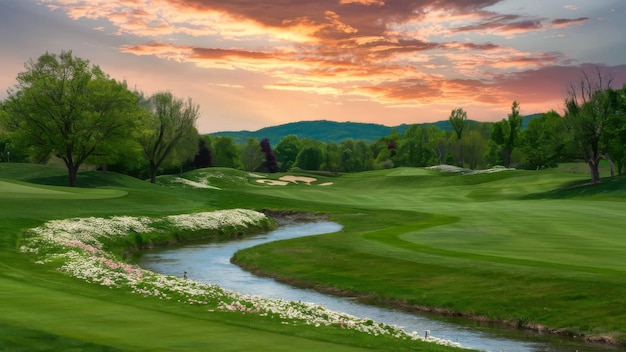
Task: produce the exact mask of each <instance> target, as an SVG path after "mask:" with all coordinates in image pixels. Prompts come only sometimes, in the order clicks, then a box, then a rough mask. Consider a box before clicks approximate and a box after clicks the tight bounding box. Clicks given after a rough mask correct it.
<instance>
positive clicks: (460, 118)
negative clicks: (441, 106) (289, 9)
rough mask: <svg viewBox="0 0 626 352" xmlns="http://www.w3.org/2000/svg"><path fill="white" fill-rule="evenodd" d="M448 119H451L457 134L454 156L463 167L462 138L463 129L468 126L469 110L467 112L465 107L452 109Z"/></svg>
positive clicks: (458, 164)
mask: <svg viewBox="0 0 626 352" xmlns="http://www.w3.org/2000/svg"><path fill="white" fill-rule="evenodd" d="M448 121H450V125H451V126H452V128H453V129H454V133H455V135H456V142H455V144H454V158H455V159H456V164H457V166H461V167H463V143H462V142H461V140H462V138H463V131H464V130H465V127H466V126H467V112H465V110H463V108H457V109H455V110H452V111H451V112H450V117H448Z"/></svg>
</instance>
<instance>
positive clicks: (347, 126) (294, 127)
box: [209, 114, 541, 145]
mask: <svg viewBox="0 0 626 352" xmlns="http://www.w3.org/2000/svg"><path fill="white" fill-rule="evenodd" d="M539 116H541V114H533V115H528V116H525V117H524V121H523V122H522V129H524V128H526V127H527V126H528V121H530V120H532V119H533V118H536V117H539ZM468 123H469V124H477V123H479V122H477V121H474V120H468ZM428 124H433V125H435V126H437V127H439V128H440V129H442V130H444V131H452V126H451V125H450V122H449V121H448V120H442V121H437V122H433V123H425V124H424V125H428ZM409 127H410V125H408V124H402V125H398V126H393V127H389V126H384V125H380V124H374V123H361V122H335V121H328V120H317V121H299V122H291V123H287V124H283V125H278V126H272V127H265V128H262V129H260V130H258V131H224V132H215V133H210V134H209V135H210V136H229V137H233V138H234V139H235V143H238V144H240V143H245V141H246V139H247V138H248V137H252V138H255V139H257V140H259V141H261V140H262V139H265V138H267V139H269V141H270V144H271V145H276V143H278V141H280V139H281V138H283V137H285V136H287V135H290V134H295V135H297V136H298V137H299V138H300V139H303V138H310V139H315V140H318V141H321V142H324V143H330V142H334V143H339V142H341V141H342V140H344V139H347V138H352V139H355V140H357V139H358V140H364V141H366V142H370V143H371V142H374V141H376V140H378V139H379V138H381V137H384V136H387V135H389V134H390V133H391V132H392V131H394V130H395V131H397V132H398V133H400V134H402V133H404V131H406V130H407V129H408V128H409Z"/></svg>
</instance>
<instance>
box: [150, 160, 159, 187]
mask: <svg viewBox="0 0 626 352" xmlns="http://www.w3.org/2000/svg"><path fill="white" fill-rule="evenodd" d="M158 170H159V168H158V167H157V166H156V165H154V164H153V163H150V183H156V176H157V171H158Z"/></svg>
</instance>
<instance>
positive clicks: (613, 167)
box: [602, 153, 615, 177]
mask: <svg viewBox="0 0 626 352" xmlns="http://www.w3.org/2000/svg"><path fill="white" fill-rule="evenodd" d="M602 157H603V158H604V159H606V161H608V162H609V165H610V167H611V177H615V164H614V163H613V160H612V159H611V156H610V155H609V153H604V154H602Z"/></svg>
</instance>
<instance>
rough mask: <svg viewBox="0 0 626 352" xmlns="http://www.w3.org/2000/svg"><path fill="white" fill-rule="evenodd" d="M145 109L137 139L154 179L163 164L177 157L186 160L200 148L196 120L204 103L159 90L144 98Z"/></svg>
mask: <svg viewBox="0 0 626 352" xmlns="http://www.w3.org/2000/svg"><path fill="white" fill-rule="evenodd" d="M141 106H142V107H143V108H144V109H145V113H144V114H143V119H142V121H143V128H142V130H141V132H140V133H139V136H138V138H137V140H138V141H139V143H140V144H141V146H142V147H143V152H144V155H145V157H146V159H147V161H148V163H149V164H150V182H152V183H154V182H156V175H157V172H158V170H159V168H160V167H161V165H162V164H163V163H164V162H165V161H166V160H168V158H171V159H170V160H173V159H177V160H176V161H177V162H183V161H185V159H188V158H191V157H193V155H194V153H195V152H196V150H197V141H198V131H197V130H196V127H195V124H196V120H197V119H198V114H199V110H200V107H199V106H198V105H195V104H194V103H193V102H192V100H191V99H187V100H184V99H181V98H176V97H174V95H172V93H171V92H158V93H155V94H153V95H152V96H151V97H149V98H148V99H144V100H143V101H142V102H141Z"/></svg>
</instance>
